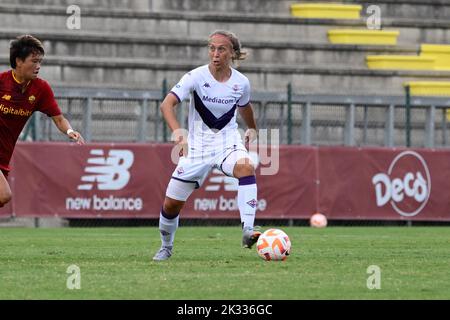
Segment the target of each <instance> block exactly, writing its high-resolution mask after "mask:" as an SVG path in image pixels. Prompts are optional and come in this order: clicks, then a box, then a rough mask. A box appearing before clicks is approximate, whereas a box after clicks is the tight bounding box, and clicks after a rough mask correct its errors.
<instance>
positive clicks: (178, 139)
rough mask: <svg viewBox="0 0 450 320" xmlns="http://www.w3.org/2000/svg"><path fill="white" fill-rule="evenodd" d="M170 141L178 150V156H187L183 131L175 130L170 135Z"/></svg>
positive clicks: (184, 132) (185, 132)
mask: <svg viewBox="0 0 450 320" xmlns="http://www.w3.org/2000/svg"><path fill="white" fill-rule="evenodd" d="M172 140H173V141H174V143H175V145H176V146H177V147H178V148H180V151H179V153H178V155H179V156H180V157H185V156H187V155H188V143H187V131H186V130H185V129H176V130H174V131H173V133H172Z"/></svg>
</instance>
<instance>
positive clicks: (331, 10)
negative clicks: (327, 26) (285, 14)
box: [291, 3, 362, 19]
mask: <svg viewBox="0 0 450 320" xmlns="http://www.w3.org/2000/svg"><path fill="white" fill-rule="evenodd" d="M361 9H362V6H361V5H351V4H341V3H296V4H293V5H291V13H292V15H293V16H295V17H300V18H313V19H317V18H319V19H359V18H360V11H361Z"/></svg>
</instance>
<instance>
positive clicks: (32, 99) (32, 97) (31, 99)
mask: <svg viewBox="0 0 450 320" xmlns="http://www.w3.org/2000/svg"><path fill="white" fill-rule="evenodd" d="M35 100H36V97H35V96H29V97H28V101H29V102H30V103H31V104H33V103H34V101H35Z"/></svg>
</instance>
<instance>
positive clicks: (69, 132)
mask: <svg viewBox="0 0 450 320" xmlns="http://www.w3.org/2000/svg"><path fill="white" fill-rule="evenodd" d="M72 132H75V131H74V130H73V129H72V128H71V129H67V135H69V134H71V133H72Z"/></svg>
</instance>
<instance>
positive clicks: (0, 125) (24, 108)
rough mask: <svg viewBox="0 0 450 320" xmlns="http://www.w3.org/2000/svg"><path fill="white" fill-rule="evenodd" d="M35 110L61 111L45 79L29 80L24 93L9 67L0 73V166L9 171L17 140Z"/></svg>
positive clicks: (50, 114) (51, 112) (49, 113)
mask: <svg viewBox="0 0 450 320" xmlns="http://www.w3.org/2000/svg"><path fill="white" fill-rule="evenodd" d="M34 111H41V112H43V113H45V114H46V115H47V116H49V117H54V116H57V115H60V114H61V110H60V108H59V106H58V104H57V102H56V100H55V97H54V95H53V91H52V89H51V88H50V85H49V84H48V83H47V81H44V80H42V79H39V78H36V79H34V80H31V81H30V82H29V83H28V85H27V86H26V89H25V91H24V92H22V85H20V84H19V83H18V82H17V81H16V79H14V76H13V74H12V70H9V71H6V72H3V73H0V169H1V170H3V171H8V170H9V161H10V160H11V156H12V153H13V151H14V147H15V145H16V142H17V139H18V138H19V135H20V133H21V132H22V129H23V127H24V126H25V124H26V122H27V120H28V119H29V118H30V116H31V115H32V114H33V112H34Z"/></svg>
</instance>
